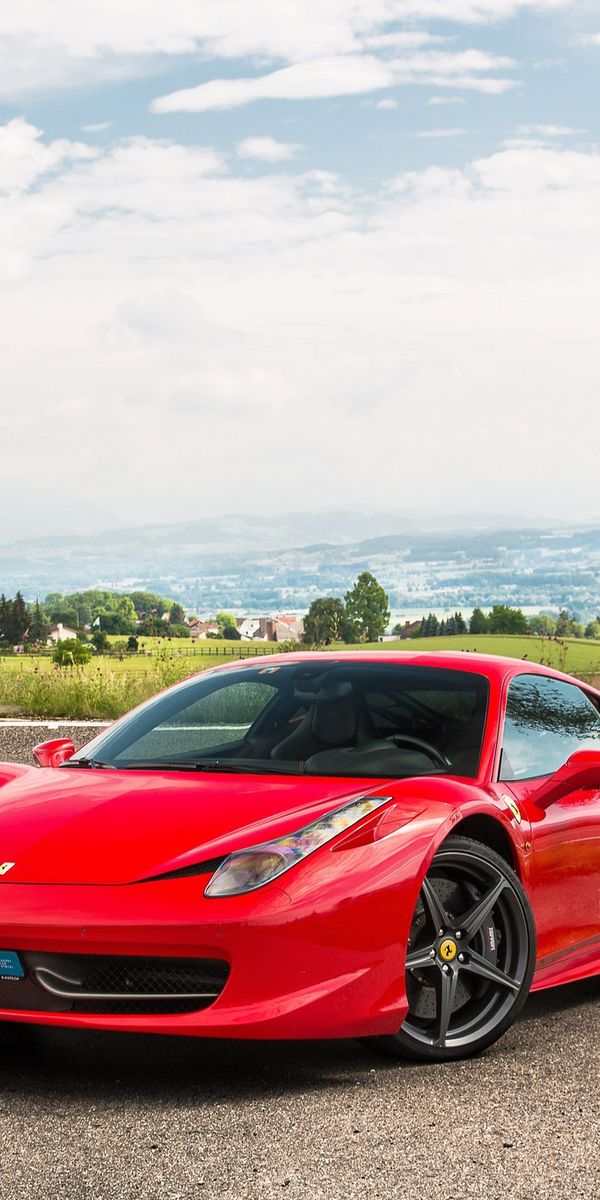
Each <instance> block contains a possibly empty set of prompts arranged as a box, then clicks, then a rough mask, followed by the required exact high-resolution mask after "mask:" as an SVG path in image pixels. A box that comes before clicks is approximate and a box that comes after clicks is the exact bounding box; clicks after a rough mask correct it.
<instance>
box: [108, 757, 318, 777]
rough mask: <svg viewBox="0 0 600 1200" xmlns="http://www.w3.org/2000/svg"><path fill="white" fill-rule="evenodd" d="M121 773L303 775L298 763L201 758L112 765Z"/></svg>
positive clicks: (141, 761) (145, 760) (153, 760)
mask: <svg viewBox="0 0 600 1200" xmlns="http://www.w3.org/2000/svg"><path fill="white" fill-rule="evenodd" d="M113 765H116V766H117V767H118V769H120V770H123V771H135V770H137V771H160V770H163V769H164V770H167V771H197V772H206V773H207V774H208V773H210V772H215V773H218V772H220V773H221V774H227V775H229V774H231V775H303V774H304V769H303V767H302V765H301V764H300V763H298V762H293V763H292V762H289V763H286V764H283V763H282V764H281V766H279V765H278V766H275V764H274V763H270V762H269V763H264V762H261V761H259V760H256V762H252V763H249V762H236V761H235V759H228V758H202V759H199V760H198V761H197V762H172V761H169V760H168V759H167V760H165V759H143V760H140V761H139V762H135V761H133V762H127V763H123V764H122V765H121V764H113Z"/></svg>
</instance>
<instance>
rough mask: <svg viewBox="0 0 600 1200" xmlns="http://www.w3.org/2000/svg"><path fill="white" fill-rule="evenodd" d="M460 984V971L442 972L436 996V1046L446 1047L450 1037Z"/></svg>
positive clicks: (439, 975) (438, 979)
mask: <svg viewBox="0 0 600 1200" xmlns="http://www.w3.org/2000/svg"><path fill="white" fill-rule="evenodd" d="M457 982H458V971H448V972H446V971H440V972H439V974H438V976H437V979H436V985H435V994H436V1026H437V1037H436V1039H435V1043H434V1044H435V1045H436V1046H445V1045H446V1037H447V1035H448V1026H449V1024H450V1017H451V1016H452V1009H453V1007H454V999H455V996H456V984H457Z"/></svg>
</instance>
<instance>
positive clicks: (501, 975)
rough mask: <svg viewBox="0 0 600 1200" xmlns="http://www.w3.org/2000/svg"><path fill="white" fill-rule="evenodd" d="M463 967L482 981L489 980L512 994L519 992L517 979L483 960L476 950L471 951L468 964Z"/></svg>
mask: <svg viewBox="0 0 600 1200" xmlns="http://www.w3.org/2000/svg"><path fill="white" fill-rule="evenodd" d="M461 965H462V970H463V971H470V972H471V974H472V975H480V976H481V978H482V979H489V980H490V982H491V983H497V984H498V986H499V987H504V988H508V990H509V991H511V992H518V990H519V988H520V986H521V985H520V983H519V982H518V980H517V979H512V978H511V976H510V975H506V974H505V972H504V971H501V970H500V968H499V967H495V966H494V964H493V963H491V962H488V961H487V959H485V958H482V956H481V954H476V953H475V951H474V950H470V951H469V957H468V960H467V962H466V963H464V964H461Z"/></svg>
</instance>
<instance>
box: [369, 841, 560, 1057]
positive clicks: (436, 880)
mask: <svg viewBox="0 0 600 1200" xmlns="http://www.w3.org/2000/svg"><path fill="white" fill-rule="evenodd" d="M535 962H536V935H535V924H534V920H533V915H532V912H531V906H530V904H529V900H528V899H527V895H526V893H525V891H524V889H523V887H522V886H521V883H520V882H519V880H518V878H517V876H516V875H515V872H514V871H513V870H512V869H511V867H510V866H509V865H508V863H507V862H506V861H505V859H503V858H501V856H500V855H499V854H496V853H495V851H494V850H490V849H489V847H488V846H484V845H482V844H481V843H479V842H476V841H473V840H472V839H470V838H465V837H449V838H448V839H447V840H446V841H445V842H444V844H443V845H442V846H441V848H440V849H439V850H438V852H437V854H436V855H435V857H434V859H433V861H432V863H431V866H430V868H429V871H428V872H427V875H426V878H425V879H424V881H423V886H422V888H421V892H420V895H419V899H418V901H417V905H416V908H415V911H414V915H413V920H412V925H411V930H410V937H409V944H408V947H407V954H406V994H407V998H408V1002H409V1011H408V1014H407V1016H406V1018H405V1021H404V1024H403V1025H402V1027H401V1029H400V1030H399V1032H398V1033H397V1034H394V1035H392V1036H388V1037H380V1038H375V1039H372V1040H374V1041H375V1042H376V1043H377V1045H378V1046H380V1047H381V1049H383V1050H385V1051H387V1052H388V1053H391V1054H393V1055H396V1056H399V1057H402V1058H412V1059H419V1060H421V1061H424V1062H447V1061H450V1060H453V1059H459V1058H467V1057H470V1056H471V1055H473V1054H479V1053H481V1051H482V1050H486V1049H487V1047H488V1046H491V1045H492V1044H493V1043H494V1042H495V1041H497V1040H498V1038H500V1037H502V1034H503V1033H505V1032H506V1030H507V1029H508V1028H509V1027H510V1026H511V1025H512V1023H513V1021H515V1020H516V1018H517V1017H518V1015H519V1013H520V1012H521V1009H522V1008H523V1005H524V1004H525V1001H526V1000H527V996H528V994H529V988H530V986H531V980H532V978H533V973H534V970H535Z"/></svg>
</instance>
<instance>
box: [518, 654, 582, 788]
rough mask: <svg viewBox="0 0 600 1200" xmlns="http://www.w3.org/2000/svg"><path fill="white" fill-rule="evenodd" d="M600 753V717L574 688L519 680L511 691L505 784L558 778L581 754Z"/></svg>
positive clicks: (525, 678)
mask: <svg viewBox="0 0 600 1200" xmlns="http://www.w3.org/2000/svg"><path fill="white" fill-rule="evenodd" d="M599 747H600V715H599V714H598V711H597V709H596V708H594V705H593V704H592V702H591V700H589V699H588V697H587V696H586V695H585V693H584V692H582V691H581V689H580V688H578V687H576V686H575V685H574V684H571V683H563V682H562V681H561V680H560V679H549V678H547V677H546V676H545V675H539V676H537V675H519V676H517V678H516V679H514V680H513V682H512V683H511V685H510V688H509V691H508V699H507V704H506V721H505V726H504V738H503V744H502V761H501V767H500V778H501V779H535V778H536V777H538V776H541V775H553V774H554V772H555V771H558V768H559V767H562V766H563V764H564V763H565V762H566V761H567V759H568V758H570V757H571V755H572V754H574V753H575V751H576V750H586V749H592V748H594V749H596V748H599Z"/></svg>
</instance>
